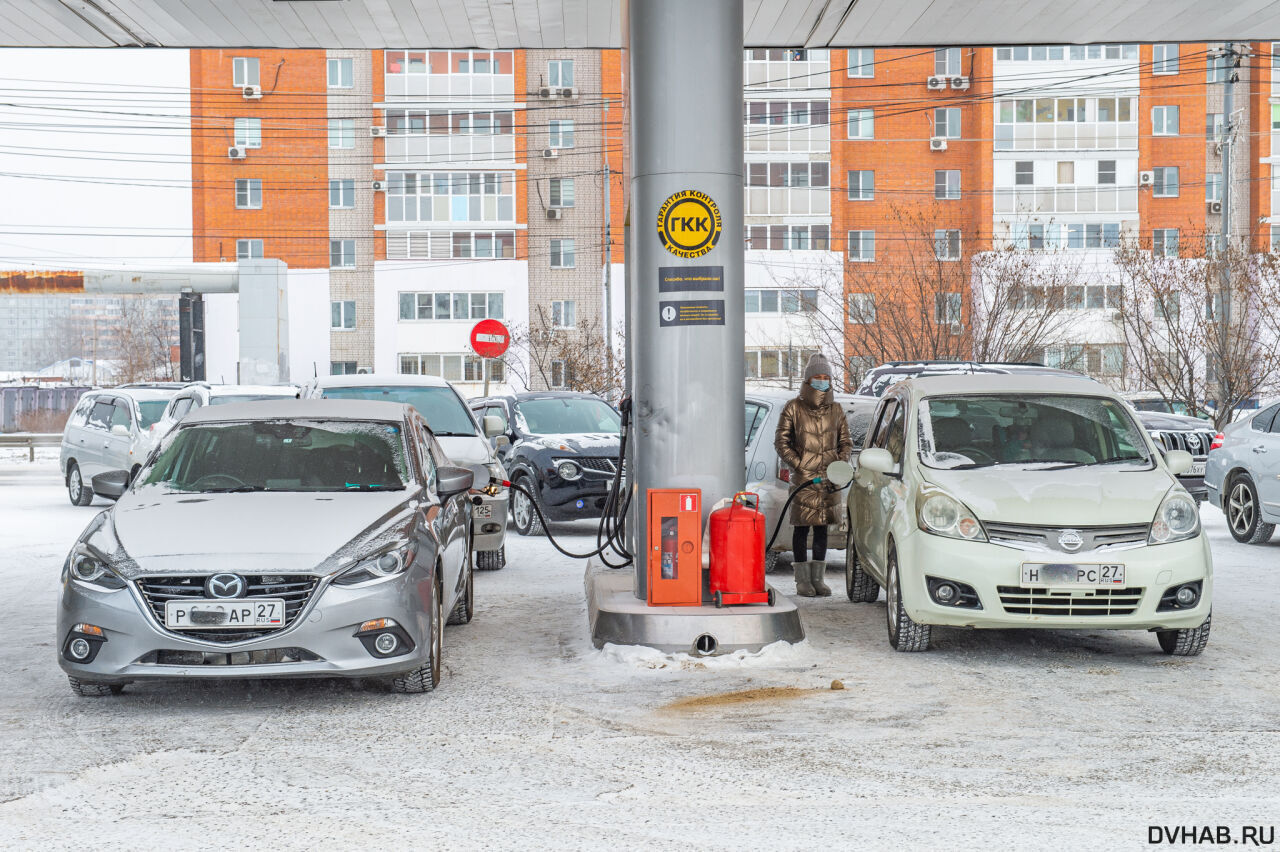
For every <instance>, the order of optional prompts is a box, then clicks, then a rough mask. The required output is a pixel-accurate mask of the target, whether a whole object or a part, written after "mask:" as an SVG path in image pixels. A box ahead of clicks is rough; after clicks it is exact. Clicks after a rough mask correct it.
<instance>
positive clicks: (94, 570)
mask: <svg viewBox="0 0 1280 852" xmlns="http://www.w3.org/2000/svg"><path fill="white" fill-rule="evenodd" d="M63 573H64V576H67V577H70V578H71V579H72V580H75V581H76V582H79V583H84V584H85V585H87V586H92V587H93V588H95V589H98V590H100V591H108V592H117V591H119V590H120V589H123V588H124V587H125V582H124V580H122V579H120V577H119V576H118V575H117V574H116V573H115V572H114V571H112V570H111V568H110V567H109V566H108V565H107V561H106V560H105V559H103V558H102V557H101V556H100V555H99V554H96V553H95V552H94V551H92V550H90V549H89V548H87V547H85V546H84V545H83V544H77V545H76V546H75V547H74V548H72V550H71V554H70V555H69V556H68V557H67V562H66V565H65V566H63Z"/></svg>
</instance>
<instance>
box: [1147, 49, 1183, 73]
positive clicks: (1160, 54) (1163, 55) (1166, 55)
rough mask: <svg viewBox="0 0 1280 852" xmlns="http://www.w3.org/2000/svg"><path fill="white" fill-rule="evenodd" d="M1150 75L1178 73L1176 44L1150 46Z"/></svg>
mask: <svg viewBox="0 0 1280 852" xmlns="http://www.w3.org/2000/svg"><path fill="white" fill-rule="evenodd" d="M1152 56H1153V58H1154V59H1155V61H1154V62H1153V63H1152V64H1151V73H1152V74H1177V73H1178V46H1177V45H1176V44H1157V45H1153V46H1152Z"/></svg>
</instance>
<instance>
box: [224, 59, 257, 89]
mask: <svg viewBox="0 0 1280 852" xmlns="http://www.w3.org/2000/svg"><path fill="white" fill-rule="evenodd" d="M231 85H232V86H235V87H236V88H237V89H243V88H244V87H245V86H260V85H262V81H261V77H260V75H259V73H258V58H257V57H256V56H233V57H232V58H231Z"/></svg>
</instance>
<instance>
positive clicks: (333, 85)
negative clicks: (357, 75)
mask: <svg viewBox="0 0 1280 852" xmlns="http://www.w3.org/2000/svg"><path fill="white" fill-rule="evenodd" d="M328 64H329V88H330V89H350V88H351V87H352V85H354V84H353V82H352V67H353V65H354V63H353V61H352V60H350V59H330V60H329V63H328Z"/></svg>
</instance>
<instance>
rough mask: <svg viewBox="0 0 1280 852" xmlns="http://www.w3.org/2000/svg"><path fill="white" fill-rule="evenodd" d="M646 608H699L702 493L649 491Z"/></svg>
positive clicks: (682, 489)
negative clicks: (647, 589)
mask: <svg viewBox="0 0 1280 852" xmlns="http://www.w3.org/2000/svg"><path fill="white" fill-rule="evenodd" d="M648 505H649V559H648V568H649V598H648V603H649V606H701V605H702V491H701V490H700V489H697V488H651V489H649V492H648Z"/></svg>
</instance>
